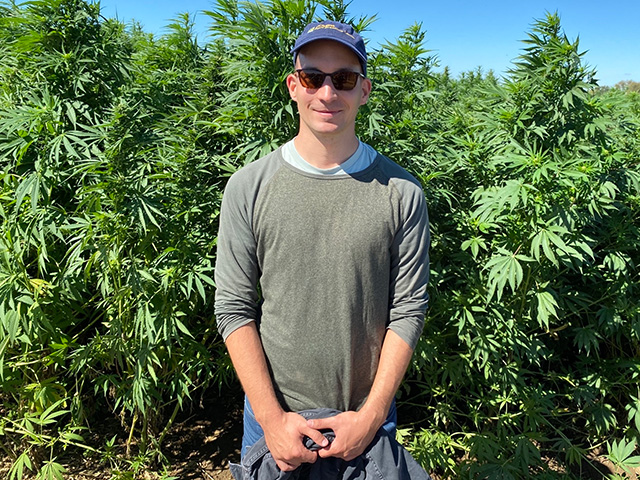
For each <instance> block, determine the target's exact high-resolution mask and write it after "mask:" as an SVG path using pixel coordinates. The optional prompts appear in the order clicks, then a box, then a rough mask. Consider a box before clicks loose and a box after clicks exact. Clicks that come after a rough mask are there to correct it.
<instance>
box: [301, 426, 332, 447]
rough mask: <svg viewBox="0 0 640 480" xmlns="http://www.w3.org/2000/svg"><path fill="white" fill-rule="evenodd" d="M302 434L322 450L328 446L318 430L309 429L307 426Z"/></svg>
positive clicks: (327, 442)
mask: <svg viewBox="0 0 640 480" xmlns="http://www.w3.org/2000/svg"><path fill="white" fill-rule="evenodd" d="M307 425H309V423H308V422H307ZM318 428H323V427H318ZM302 433H303V434H304V435H306V436H307V437H309V438H310V439H311V440H313V441H314V442H315V443H317V444H318V445H320V446H321V447H322V448H324V447H327V446H328V445H329V440H327V439H326V438H325V436H324V435H323V434H322V433H321V432H319V431H318V429H316V428H314V427H311V426H310V425H309V426H308V428H306V429H304V430H303V431H302Z"/></svg>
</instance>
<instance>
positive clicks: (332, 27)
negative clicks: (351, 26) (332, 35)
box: [307, 24, 356, 39]
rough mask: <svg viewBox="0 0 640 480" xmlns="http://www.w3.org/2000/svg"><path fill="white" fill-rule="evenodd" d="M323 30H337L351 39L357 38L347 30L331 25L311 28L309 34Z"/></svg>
mask: <svg viewBox="0 0 640 480" xmlns="http://www.w3.org/2000/svg"><path fill="white" fill-rule="evenodd" d="M323 28H328V29H331V30H337V31H338V32H340V33H344V34H345V35H348V36H349V37H351V38H353V39H355V38H356V37H354V36H353V35H351V34H350V33H349V32H347V31H346V30H342V29H341V28H338V27H336V26H335V25H331V24H328V25H316V26H315V27H312V28H310V29H309V31H308V32H307V33H311V32H315V31H316V30H320V29H323Z"/></svg>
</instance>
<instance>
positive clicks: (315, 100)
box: [287, 40, 371, 138]
mask: <svg viewBox="0 0 640 480" xmlns="http://www.w3.org/2000/svg"><path fill="white" fill-rule="evenodd" d="M295 68H296V70H297V69H301V68H304V69H307V68H308V69H313V70H318V71H321V72H324V73H334V72H337V71H339V70H351V71H354V72H362V67H361V66H360V62H359V61H358V57H357V56H356V54H355V53H353V51H351V50H350V49H349V48H348V47H346V46H344V45H342V44H341V43H338V42H334V41H331V40H318V41H315V42H313V43H310V44H309V45H306V46H305V47H303V48H302V49H301V50H300V53H299V55H298V58H297V59H296V66H295ZM287 87H288V88H289V94H290V95H291V98H292V99H293V101H295V102H296V103H297V104H298V112H299V114H300V132H299V133H300V135H307V134H313V135H315V136H318V137H327V136H329V137H332V138H338V137H337V136H338V135H345V138H348V137H350V136H353V135H355V121H356V115H357V113H358V108H359V107H360V105H364V104H365V103H367V100H368V98H369V93H370V92H371V81H370V80H369V79H365V78H359V79H358V83H357V84H356V86H355V88H354V89H353V90H336V89H335V87H334V85H333V83H332V81H331V78H330V77H326V78H325V79H324V84H323V85H322V86H321V87H320V88H305V87H304V86H303V85H302V84H301V83H300V79H299V78H298V76H297V75H294V74H291V75H289V76H288V77H287Z"/></svg>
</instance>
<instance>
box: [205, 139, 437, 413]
mask: <svg viewBox="0 0 640 480" xmlns="http://www.w3.org/2000/svg"><path fill="white" fill-rule="evenodd" d="M428 248H429V229H428V218H427V208H426V204H425V199H424V194H423V192H422V189H421V186H420V184H419V183H418V182H417V181H416V180H415V179H414V178H413V177H412V176H411V175H409V174H408V173H407V172H406V171H405V170H404V169H402V168H401V167H399V166H398V165H397V164H395V163H394V162H392V161H391V160H389V159H387V158H386V157H384V156H382V155H378V157H377V158H376V160H375V161H374V162H373V164H372V165H371V166H370V167H368V168H366V169H365V170H363V171H361V172H358V173H355V174H351V175H339V176H330V177H328V176H322V175H315V174H310V173H306V172H302V171H300V170H298V169H296V168H295V167H293V166H291V165H290V164H288V163H286V162H285V161H284V160H283V158H282V154H281V151H280V149H278V150H276V151H275V152H273V153H271V154H269V155H267V156H266V157H264V158H262V159H260V160H258V161H256V162H254V163H252V164H250V165H248V166H246V167H244V168H242V169H241V170H239V171H238V172H236V173H235V174H234V175H233V176H232V177H231V178H230V179H229V182H228V184H227V188H226V190H225V194H224V197H223V201H222V208H221V212H220V230H219V233H218V250H217V255H218V257H217V263H216V271H215V278H216V302H215V311H216V320H217V324H218V329H219V331H220V332H221V334H222V336H223V338H225V339H226V337H227V336H228V335H229V334H230V333H231V332H233V331H234V330H235V329H237V328H239V327H240V326H242V325H245V324H247V323H249V322H251V321H256V322H257V324H258V328H259V332H260V338H261V340H262V344H263V348H264V352H265V356H266V358H267V362H268V365H269V369H270V373H271V376H272V379H273V383H274V387H275V389H276V394H277V395H278V398H279V400H280V402H281V403H282V404H283V406H284V407H285V408H287V409H289V410H292V411H298V410H305V409H310V408H320V407H326V408H334V409H337V410H357V409H358V408H359V407H360V406H361V405H362V404H363V403H364V401H365V400H366V397H367V395H368V394H369V391H370V388H371V385H372V383H373V379H374V376H375V373H376V370H377V366H378V360H379V355H380V350H381V347H382V341H383V338H384V335H385V331H386V329H387V328H390V329H392V330H393V331H394V332H395V333H397V334H398V335H399V336H400V337H401V338H402V339H403V340H404V341H405V342H406V343H407V344H408V345H410V346H411V347H412V348H413V347H415V344H416V342H417V341H418V338H419V336H420V334H421V332H422V327H423V323H424V311H425V309H426V306H427V292H426V286H427V281H428V272H429V258H428Z"/></svg>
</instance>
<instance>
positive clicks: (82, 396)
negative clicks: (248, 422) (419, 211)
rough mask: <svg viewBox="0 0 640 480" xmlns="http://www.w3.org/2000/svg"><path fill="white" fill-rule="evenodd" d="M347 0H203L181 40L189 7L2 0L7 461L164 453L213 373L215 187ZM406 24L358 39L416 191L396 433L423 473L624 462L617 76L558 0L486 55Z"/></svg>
mask: <svg viewBox="0 0 640 480" xmlns="http://www.w3.org/2000/svg"><path fill="white" fill-rule="evenodd" d="M347 9H348V4H345V3H343V2H340V1H339V2H329V1H326V0H317V1H311V0H275V1H269V2H264V3H253V2H242V1H237V0H218V1H217V2H216V3H215V5H214V8H213V9H212V10H211V11H209V12H206V13H205V14H206V15H207V16H208V18H209V19H210V22H211V33H212V40H211V41H210V42H209V43H208V44H207V45H206V46H202V45H201V44H200V43H199V42H198V41H197V39H196V38H195V36H194V34H193V18H192V17H190V16H189V15H187V14H179V15H177V17H176V18H175V19H174V20H173V21H172V22H171V24H170V25H169V26H168V28H167V33H166V34H165V35H163V36H161V37H159V38H155V37H153V36H152V35H149V34H146V33H144V32H143V31H142V30H141V29H140V28H139V27H138V26H136V25H133V26H131V27H129V28H125V27H124V26H123V25H122V24H120V23H119V22H117V21H114V20H109V19H103V18H101V17H100V12H99V6H98V4H93V3H87V2H85V1H82V0H36V1H32V2H28V3H25V4H23V5H20V6H17V5H16V4H14V3H10V4H2V5H1V6H0V10H1V11H2V17H1V18H0V39H1V40H2V41H0V163H1V165H2V169H1V173H0V179H1V189H2V190H1V193H0V216H1V217H2V224H1V227H0V265H1V266H0V385H1V393H0V400H1V401H2V419H1V420H0V435H2V436H3V442H4V440H5V439H6V440H7V441H6V442H4V443H5V444H6V445H7V446H6V447H4V448H5V449H6V452H5V453H7V454H8V455H10V456H11V458H12V460H13V466H12V468H11V471H10V473H9V476H10V478H12V479H13V478H15V479H20V478H24V477H25V476H26V475H27V473H29V472H32V473H36V474H37V475H39V478H47V479H56V478H63V476H64V469H63V467H62V464H61V462H60V461H59V458H60V456H61V455H62V452H63V450H64V449H65V448H67V447H74V448H76V447H77V448H84V449H88V450H90V451H94V453H97V454H100V455H102V456H103V458H105V459H106V460H107V461H108V462H109V463H110V464H111V465H112V467H113V469H114V472H123V471H127V472H128V473H127V475H128V477H127V478H135V477H136V476H138V475H139V474H141V472H142V471H143V470H145V469H149V468H155V466H154V465H156V464H157V463H158V461H160V462H162V461H163V456H162V443H163V440H164V438H165V435H166V433H167V431H168V430H169V429H170V427H171V425H172V423H173V421H174V420H175V418H176V416H177V414H178V412H179V411H180V409H181V408H184V407H185V406H187V405H189V404H190V403H191V402H193V401H194V400H195V399H196V395H205V394H211V392H212V391H213V393H214V394H215V391H216V389H222V388H225V385H227V382H229V381H232V380H233V373H232V369H231V366H230V363H229V360H228V358H227V356H226V353H225V351H224V348H223V345H222V342H221V340H220V338H219V336H218V335H217V334H216V333H215V330H214V329H213V319H212V316H213V311H212V294H213V291H214V287H215V286H214V285H213V281H212V278H213V275H212V274H213V265H214V259H215V232H216V231H217V215H218V208H219V202H220V198H221V192H222V189H223V187H224V184H225V181H226V178H227V177H228V176H229V175H230V174H231V173H232V172H233V171H235V170H236V169H237V168H239V167H241V166H242V165H244V164H246V163H248V162H250V161H252V160H254V159H256V158H258V157H259V156H261V155H262V154H263V153H265V152H267V151H269V150H271V149H273V148H274V147H275V146H277V145H279V144H281V143H282V142H284V141H286V140H287V139H289V138H291V137H292V136H293V135H294V134H295V132H296V131H297V123H296V122H297V115H296V113H295V106H294V104H292V103H291V101H290V99H289V97H288V93H287V91H286V88H285V83H284V79H285V78H286V75H287V74H288V73H290V71H291V69H292V63H291V61H292V60H291V56H290V53H289V52H290V49H291V46H292V45H293V42H294V40H295V38H296V37H297V35H298V34H299V33H300V31H301V30H302V28H303V27H304V25H306V24H307V23H308V22H309V21H312V20H314V19H319V18H331V19H336V20H342V21H348V22H350V23H352V24H354V26H356V28H357V29H359V30H361V31H364V32H365V36H366V30H367V28H369V26H370V25H371V24H372V22H373V21H374V18H357V19H356V18H352V17H349V15H348V13H347ZM425 39H426V32H425V31H424V30H423V29H422V27H421V25H418V24H416V25H411V26H409V27H408V28H407V29H406V31H405V32H403V33H402V34H401V35H400V37H399V38H398V39H397V40H395V41H388V42H387V43H386V44H384V45H382V46H381V47H380V48H379V49H377V50H376V49H372V48H371V47H370V48H369V50H370V62H369V75H370V76H371V78H372V81H373V85H374V91H373V94H372V97H371V100H370V102H369V103H368V104H367V105H366V106H365V107H364V108H363V109H362V112H361V115H360V116H359V118H358V130H359V132H360V135H361V138H362V139H363V140H364V141H366V142H368V143H370V144H371V145H373V146H374V147H375V148H376V149H378V150H379V151H380V152H382V153H383V154H386V155H388V156H390V157H391V158H393V159H394V160H396V161H398V162H399V163H400V164H402V165H403V166H405V167H406V168H407V169H409V170H410V171H411V172H412V173H413V174H414V175H415V176H416V177H417V178H418V179H419V180H420V181H421V182H422V184H423V186H424V189H425V194H426V196H427V199H428V204H429V211H430V219H431V230H432V250H431V262H432V263H431V277H432V281H431V285H430V295H431V303H430V309H429V312H428V321H427V326H426V328H425V332H424V335H423V337H422V338H421V341H420V343H419V345H418V348H417V351H416V355H415V357H414V362H413V364H412V367H411V369H410V372H409V375H408V378H407V380H406V382H405V383H404V385H403V389H402V392H401V395H400V408H401V420H402V414H403V412H407V415H410V416H411V418H412V421H413V427H412V428H404V429H402V430H401V436H402V438H403V441H404V442H405V443H406V445H407V446H409V448H410V449H411V451H412V453H413V454H414V455H415V456H416V458H418V459H419V461H420V462H421V463H422V464H423V465H425V467H426V468H428V469H429V470H430V471H434V472H436V473H438V474H440V475H441V476H442V477H450V478H487V479H497V478H505V479H506V478H527V477H530V476H533V475H536V476H546V477H548V478H560V476H562V475H566V476H569V477H570V476H571V468H572V467H578V466H579V465H580V464H581V463H583V462H584V461H586V460H585V459H586V457H587V454H588V453H589V451H590V450H592V449H594V448H596V447H598V446H600V445H605V444H607V445H608V450H607V452H608V453H607V455H608V458H609V459H610V461H611V462H613V463H614V464H615V465H617V466H618V467H619V468H620V469H621V472H622V473H621V475H624V474H625V472H627V471H628V469H629V468H635V465H636V463H637V444H638V439H639V438H640V403H639V402H640V400H639V398H640V391H639V390H638V379H639V375H640V363H639V362H638V358H639V356H640V307H639V305H640V293H639V287H638V285H640V282H639V279H638V264H639V262H640V258H639V256H638V252H640V246H639V241H640V240H639V239H640V234H639V233H640V232H639V230H638V229H639V223H640V215H639V207H640V174H639V173H638V171H639V168H638V158H639V154H640V100H639V97H638V94H637V93H635V92H634V91H633V89H631V88H628V89H621V88H618V89H601V88H598V85H597V80H596V72H595V71H594V70H592V69H590V68H589V67H587V66H585V64H584V63H583V57H584V54H583V53H581V52H580V51H579V43H578V41H577V40H576V41H571V40H570V39H569V38H568V37H567V36H566V35H565V34H564V33H563V32H562V29H561V26H560V20H559V17H558V16H557V15H555V14H548V15H547V16H546V17H545V18H544V19H541V20H538V21H536V23H535V24H534V25H533V27H532V31H531V33H529V34H528V35H527V38H526V40H525V41H524V44H525V48H524V49H523V54H522V55H521V57H520V58H519V59H518V60H517V61H516V62H515V63H514V65H513V68H512V70H511V71H509V72H508V73H507V74H506V76H505V77H504V78H502V79H496V77H495V76H494V75H493V74H492V73H491V72H489V73H488V74H486V75H485V74H483V73H482V71H481V70H478V71H475V72H467V73H465V74H463V75H461V76H460V77H459V78H457V79H453V78H451V77H450V75H449V74H448V71H447V69H446V68H445V70H444V72H443V73H437V72H435V71H434V70H435V68H436V67H437V66H438V64H439V59H437V58H436V57H435V56H434V55H431V54H430V52H429V51H428V50H427V49H426V48H425V46H424V44H425ZM208 387H211V388H208ZM105 411H108V412H110V413H111V414H112V415H113V416H114V417H117V418H119V419H120V420H121V422H122V424H123V426H124V427H125V428H126V429H127V430H128V433H127V434H126V435H125V437H126V438H122V439H117V438H116V437H113V438H110V439H105V440H104V447H103V448H102V449H100V451H99V452H98V451H95V450H94V449H93V447H89V446H88V445H86V442H85V441H84V439H83V437H82V434H83V431H84V429H85V428H87V427H88V428H90V429H91V428H92V426H93V425H95V423H96V422H97V421H99V420H100V419H101V414H100V413H99V412H105ZM103 416H104V415H102V417H103ZM117 440H121V441H123V442H126V444H127V447H128V452H127V454H128V458H127V459H124V460H123V459H120V458H117V456H116V455H115V454H114V453H113V452H114V445H115V444H116V441H117ZM549 457H552V458H556V459H557V461H558V462H559V463H560V464H561V466H562V468H563V469H564V471H565V473H562V472H560V473H558V472H552V471H550V470H549V468H548V465H547V463H545V461H544V459H545V458H549Z"/></svg>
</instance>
